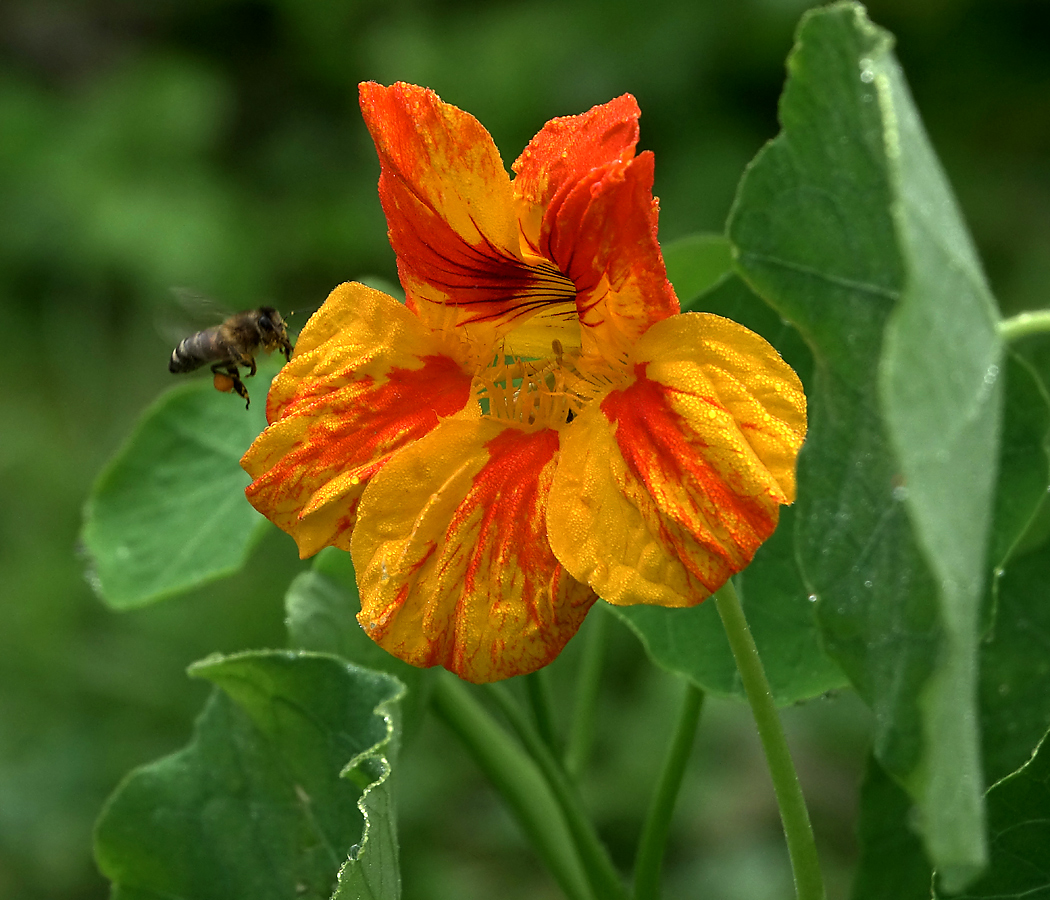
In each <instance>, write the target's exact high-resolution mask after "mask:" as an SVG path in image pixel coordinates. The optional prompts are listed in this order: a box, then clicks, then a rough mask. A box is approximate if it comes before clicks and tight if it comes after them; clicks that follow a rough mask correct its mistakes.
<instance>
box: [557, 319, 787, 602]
mask: <svg viewBox="0 0 1050 900" xmlns="http://www.w3.org/2000/svg"><path fill="white" fill-rule="evenodd" d="M629 364H630V367H631V375H632V377H631V378H630V379H629V380H628V381H627V382H626V383H625V384H624V385H622V386H620V387H618V388H616V389H614V390H612V391H610V392H609V393H608V394H607V395H606V396H605V397H604V398H603V399H602V400H601V401H600V402H599V403H597V404H594V405H592V406H590V407H588V408H587V409H585V410H584V411H583V413H582V414H581V415H580V416H579V417H578V418H577V419H575V420H574V421H573V422H572V424H571V425H570V427H569V428H568V429H567V431H566V433H565V434H564V435H563V438H562V460H561V463H560V464H559V467H558V471H557V475H556V477H555V481H554V485H553V487H552V490H551V497H550V500H549V504H548V531H549V535H550V539H551V545H552V546H553V548H554V550H555V553H556V554H557V556H558V559H559V560H561V562H562V563H563V564H564V565H565V567H566V568H567V569H568V570H569V572H570V573H572V575H573V576H574V577H576V578H578V579H580V580H582V581H586V582H587V583H588V584H590V585H591V586H592V587H593V588H594V589H595V590H596V591H597V592H598V593H599V595H600V596H602V597H603V598H604V599H606V600H608V601H609V602H611V603H617V604H631V603H655V604H659V605H663V606H689V605H693V604H695V603H699V602H700V601H701V600H703V599H704V598H705V597H707V596H709V595H710V594H711V593H713V592H714V591H715V590H717V589H718V588H719V587H720V586H721V585H722V584H724V583H725V581H726V580H727V579H728V578H729V577H730V576H731V575H733V574H734V573H736V572H739V571H740V570H741V569H743V568H744V567H745V566H746V565H747V564H748V563H749V562H750V561H751V558H752V557H753V556H754V554H755V551H756V550H757V549H758V547H759V546H760V545H761V544H762V542H763V541H764V540H765V539H766V538H768V537H769V535H770V534H772V533H773V529H774V528H775V527H776V523H777V519H778V515H779V505H780V504H781V503H790V502H791V501H792V500H793V499H794V495H795V460H796V457H797V455H798V451H799V448H800V447H801V444H802V441H803V438H804V436H805V430H806V412H805V408H806V407H805V396H804V395H803V393H802V387H801V384H800V383H799V381H798V378H797V376H796V375H795V373H794V372H793V371H792V370H791V368H790V367H789V366H788V365H787V364H786V363H784V362H783V360H781V359H780V357H779V356H778V355H777V353H776V351H775V350H773V348H772V347H770V346H769V345H768V344H767V343H766V342H765V341H764V340H763V339H762V338H761V337H759V336H758V335H756V334H754V333H753V332H751V331H748V330H747V329H746V328H744V327H743V326H741V325H737V324H736V323H734V322H730V321H729V320H727V319H722V318H720V317H718V316H712V315H701V314H694V313H690V314H686V315H681V316H675V317H673V318H670V319H666V320H664V321H663V322H660V323H658V324H657V325H655V326H653V328H652V329H651V330H650V331H649V332H647V333H646V334H645V335H644V336H643V338H642V339H641V340H640V341H639V343H638V345H637V347H636V348H635V351H634V354H633V358H632V359H631V360H630V363H629Z"/></svg>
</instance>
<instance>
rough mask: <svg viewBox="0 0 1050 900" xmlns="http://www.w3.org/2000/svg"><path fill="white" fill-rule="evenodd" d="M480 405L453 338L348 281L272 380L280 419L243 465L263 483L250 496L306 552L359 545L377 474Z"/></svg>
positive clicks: (273, 411)
mask: <svg viewBox="0 0 1050 900" xmlns="http://www.w3.org/2000/svg"><path fill="white" fill-rule="evenodd" d="M471 403H472V401H471V376H470V374H468V373H467V372H464V371H463V369H462V368H461V366H460V364H459V363H458V362H457V361H456V359H455V358H453V356H452V355H450V354H449V353H448V352H447V350H446V348H445V347H444V346H443V337H442V335H439V334H436V333H434V332H431V331H429V330H428V329H427V327H426V326H425V325H424V323H423V322H422V321H420V319H419V318H418V317H417V316H415V315H414V314H413V313H412V311H411V310H409V309H406V308H405V307H404V306H402V305H401V304H400V303H398V302H397V301H396V300H395V299H394V298H393V297H388V296H387V295H386V294H383V293H381V292H379V291H375V290H372V289H371V288H368V287H365V286H364V285H362V284H344V285H341V286H340V287H338V288H336V289H335V290H334V291H333V292H332V294H331V295H330V296H329V298H328V300H327V301H326V302H325V304H324V305H323V306H322V307H321V309H320V310H319V311H318V312H317V313H316V314H315V315H314V316H313V317H312V318H311V319H310V321H309V322H308V323H307V325H306V327H305V328H304V329H303V332H302V334H301V335H300V337H299V341H298V345H297V347H296V352H295V355H294V356H293V357H292V361H291V362H290V363H288V365H286V366H285V367H284V368H283V369H282V370H281V371H280V373H279V374H278V375H277V377H276V378H275V379H274V381H273V385H272V386H271V388H270V396H269V400H268V402H267V415H268V417H269V420H270V422H271V424H270V426H269V427H268V428H267V429H266V430H265V431H263V433H262V434H261V435H259V437H258V438H257V439H256V440H255V442H254V443H253V444H252V446H251V447H250V448H248V452H247V453H246V454H245V455H244V458H243V459H242V460H241V466H242V467H243V468H244V469H245V471H247V472H248V474H250V475H251V476H252V477H253V478H254V481H253V482H252V483H251V484H250V485H249V486H248V488H247V490H246V491H245V493H246V495H247V497H248V500H249V502H250V503H251V504H252V505H253V506H254V507H255V508H256V509H258V510H259V511H260V512H261V513H263V515H265V516H266V517H267V518H269V519H270V520H271V521H273V522H274V523H275V524H276V525H278V526H279V527H280V528H282V529H284V530H285V531H287V532H288V533H289V534H291V535H292V537H294V538H295V540H296V543H297V544H298V545H299V553H300V555H301V556H303V557H304V558H305V557H307V556H311V555H312V554H314V553H316V552H317V551H318V550H320V549H321V548H322V547H325V546H328V545H330V544H331V545H334V546H336V547H342V548H343V549H349V547H350V529H351V528H352V527H353V524H354V520H355V516H356V511H357V504H358V501H359V499H360V497H361V494H362V492H363V491H364V489H365V486H366V485H367V483H368V480H369V479H370V478H371V477H372V476H373V475H374V474H375V473H376V472H377V471H378V470H379V469H380V468H381V467H382V466H383V465H384V463H385V462H386V461H387V460H388V459H389V458H390V456H391V454H393V453H395V452H396V451H397V450H398V449H399V448H401V447H403V446H404V445H405V444H407V443H410V442H411V441H414V440H416V439H418V438H420V437H422V436H423V435H424V434H426V433H427V432H428V431H430V430H431V429H433V428H434V427H435V426H436V425H437V424H438V422H439V420H440V419H441V418H443V417H445V416H451V415H454V414H456V413H462V412H463V411H464V410H466V411H467V414H469V412H470V410H471V408H472V407H471ZM474 410H475V412H477V410H476V404H474Z"/></svg>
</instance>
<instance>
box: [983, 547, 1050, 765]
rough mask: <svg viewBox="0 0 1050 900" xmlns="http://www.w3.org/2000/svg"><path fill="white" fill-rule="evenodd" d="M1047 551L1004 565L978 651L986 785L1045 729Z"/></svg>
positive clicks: (1049, 712)
mask: <svg viewBox="0 0 1050 900" xmlns="http://www.w3.org/2000/svg"><path fill="white" fill-rule="evenodd" d="M1047 585H1050V552H1047V550H1046V548H1043V549H1040V550H1036V551H1034V552H1032V553H1029V554H1027V555H1025V556H1023V557H1021V558H1020V559H1015V560H1013V561H1011V562H1010V563H1008V564H1007V566H1006V569H1005V571H1004V572H1003V574H1002V576H1001V577H1000V578H999V580H998V583H997V601H996V605H997V609H996V615H995V622H994V624H993V626H992V630H991V632H990V633H989V635H988V637H987V638H986V640H985V642H984V644H983V645H982V647H981V681H980V701H981V740H982V750H983V753H984V759H985V772H986V776H985V777H986V783H993V782H995V781H997V780H999V779H1001V778H1003V777H1005V776H1007V775H1009V774H1010V773H1012V772H1014V771H1016V770H1017V769H1018V768H1019V767H1020V766H1022V765H1023V764H1024V763H1025V762H1026V761H1027V760H1028V758H1029V757H1030V756H1031V754H1032V750H1033V748H1034V747H1035V746H1036V744H1037V743H1038V742H1039V740H1040V739H1041V738H1042V736H1043V734H1044V733H1045V732H1046V730H1047V729H1048V728H1050V603H1048V602H1047Z"/></svg>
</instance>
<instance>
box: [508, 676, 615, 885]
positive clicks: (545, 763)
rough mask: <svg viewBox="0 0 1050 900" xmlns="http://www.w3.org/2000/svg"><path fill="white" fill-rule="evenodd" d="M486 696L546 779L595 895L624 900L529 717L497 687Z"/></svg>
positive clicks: (579, 807)
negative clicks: (491, 700) (505, 719)
mask: <svg viewBox="0 0 1050 900" xmlns="http://www.w3.org/2000/svg"><path fill="white" fill-rule="evenodd" d="M488 690H489V696H491V697H492V699H493V700H494V701H495V702H496V705H497V706H498V707H499V709H500V712H502V713H503V715H504V716H506V718H507V721H508V722H509V723H510V727H511V728H512V729H514V732H515V733H516V734H517V735H518V737H519V738H520V740H521V742H522V744H523V745H524V746H525V750H526V752H527V753H528V754H529V756H531V757H532V760H533V762H535V763H536V765H537V767H538V768H539V770H540V772H542V773H543V777H544V779H546V782H547V786H548V787H549V788H550V790H551V793H553V795H554V798H555V800H556V801H557V803H558V806H559V808H560V809H561V812H562V815H563V816H564V817H565V824H566V825H568V827H569V831H570V832H571V833H572V837H573V841H574V842H575V844H576V849H577V851H578V853H579V857H580V860H581V861H582V862H583V866H584V869H585V870H586V872H587V875H588V881H589V882H590V884H591V887H592V889H593V890H594V893H595V894H596V895H597V896H599V897H601V898H602V900H627V891H626V890H625V888H624V884H623V881H622V880H621V878H620V875H619V873H618V872H617V871H616V867H615V866H614V865H613V864H612V860H611V859H610V858H609V852H608V851H607V850H606V849H605V844H603V843H602V841H601V838H599V837H598V833H597V832H596V831H595V830H594V825H593V824H592V823H591V820H590V819H589V818H588V817H587V814H586V813H585V812H584V811H583V805H582V804H581V802H580V798H579V796H578V795H577V794H576V789H575V788H574V787H573V785H572V783H571V782H570V781H569V777H568V775H566V774H565V770H564V769H563V768H562V767H561V764H560V763H559V762H558V760H557V759H555V757H554V755H553V754H552V753H551V752H550V750H549V749H548V747H547V745H546V744H545V743H544V742H543V740H542V739H541V738H540V736H539V734H538V733H537V732H536V729H535V728H533V727H532V724H531V723H530V722H529V720H528V717H527V716H526V715H525V714H524V713H523V712H522V710H521V708H520V707H519V706H518V705H517V703H515V702H514V698H513V697H512V696H511V694H510V692H509V691H508V690H507V689H506V688H505V687H504V686H503V685H500V684H490V685H488Z"/></svg>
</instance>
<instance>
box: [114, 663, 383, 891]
mask: <svg viewBox="0 0 1050 900" xmlns="http://www.w3.org/2000/svg"><path fill="white" fill-rule="evenodd" d="M191 673H192V674H194V675H199V676H201V677H204V678H208V679H209V680H211V681H213V682H215V683H216V684H217V685H218V686H219V687H220V688H221V690H216V691H215V692H214V693H213V694H212V696H211V699H210V700H209V701H208V703H207V705H206V706H205V709H204V712H203V713H202V714H201V716H200V718H199V719H198V721H197V725H196V728H195V730H194V736H193V740H192V741H191V743H190V744H189V746H187V747H186V748H185V749H183V750H181V751H179V752H177V753H175V754H173V755H172V756H169V757H166V758H164V759H162V760H159V761H158V762H155V763H152V764H150V765H147V766H144V767H142V768H141V769H138V770H136V771H134V772H133V773H131V775H130V776H128V778H127V779H126V780H125V781H124V782H123V783H122V784H121V785H120V787H119V788H118V789H117V791H116V792H115V793H114V795H113V796H112V797H111V798H110V800H109V802H108V803H107V805H106V807H105V809H104V810H103V812H102V815H101V817H100V819H99V822H98V825H97V826H96V834H95V855H96V859H97V862H98V865H99V868H100V869H101V871H102V872H103V874H104V875H105V876H106V877H108V878H109V879H110V880H111V881H112V882H113V893H112V897H113V898H114V900H160V898H164V900H174V898H180V900H183V898H184V900H212V898H213V900H238V898H245V900H267V898H273V900H287V898H289V897H296V898H305V900H310V898H318V900H320V898H328V897H330V896H331V895H332V892H333V891H334V890H335V889H336V885H337V879H338V880H339V890H338V892H337V893H336V896H337V897H351V896H352V897H366V898H368V897H374V898H382V900H393V898H396V897H398V896H399V895H400V876H399V873H398V868H397V842H396V837H395V832H394V819H393V810H392V808H391V807H390V797H389V790H390V786H389V762H388V760H389V758H390V757H391V756H392V755H393V754H394V752H395V744H396V729H395V722H394V713H395V709H396V701H397V699H398V697H399V695H400V693H401V691H402V690H403V688H402V686H401V685H400V684H399V683H398V682H397V681H396V680H394V679H392V678H390V677H389V676H386V675H382V674H379V673H375V672H369V671H367V670H364V669H358V668H356V667H354V666H351V665H348V664H347V663H345V662H343V661H341V660H338V659H336V658H334V657H330V656H322V655H318V654H304V653H294V652H288V651H286V652H279V651H259V652H252V653H243V654H238V655H236V656H229V657H215V658H210V659H207V660H204V661H202V662H200V663H197V664H196V665H195V666H193V667H192V669H191ZM348 856H349V860H348Z"/></svg>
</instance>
